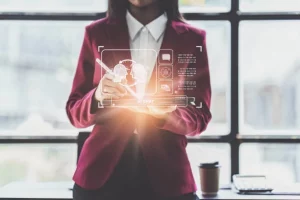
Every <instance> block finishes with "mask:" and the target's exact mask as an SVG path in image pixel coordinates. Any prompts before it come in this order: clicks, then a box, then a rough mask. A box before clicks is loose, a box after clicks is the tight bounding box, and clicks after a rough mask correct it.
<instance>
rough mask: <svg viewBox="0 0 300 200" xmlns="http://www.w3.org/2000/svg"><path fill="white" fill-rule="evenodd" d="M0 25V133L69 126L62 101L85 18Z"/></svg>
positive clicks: (36, 131) (46, 130)
mask: <svg viewBox="0 0 300 200" xmlns="http://www.w3.org/2000/svg"><path fill="white" fill-rule="evenodd" d="M0 24H1V26H0V27H1V28H0V35H1V37H0V43H1V44H3V46H2V48H1V49H0V56H1V58H2V59H1V60H3V61H4V62H1V64H0V70H1V75H0V77H1V78H0V131H13V132H15V133H19V134H20V135H23V134H24V133H26V134H28V133H29V134H30V135H35V134H37V135H52V134H53V131H55V130H70V129H73V128H72V126H71V125H70V123H69V120H68V119H67V116H66V111H65V103H66V100H67V98H68V95H69V93H70V88H71V84H72V80H73V75H74V69H75V68H76V65H77V59H78V55H79V51H80V47H81V44H82V40H83V33H84V26H85V25H87V24H88V22H79V21H78V22H73V21H25V22H23V21H22V22H21V21H0ZM41 131H42V132H41Z"/></svg>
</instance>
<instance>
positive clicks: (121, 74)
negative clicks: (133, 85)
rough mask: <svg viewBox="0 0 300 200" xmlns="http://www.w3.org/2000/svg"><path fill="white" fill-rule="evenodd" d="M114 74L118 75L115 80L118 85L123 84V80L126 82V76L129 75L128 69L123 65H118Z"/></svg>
mask: <svg viewBox="0 0 300 200" xmlns="http://www.w3.org/2000/svg"><path fill="white" fill-rule="evenodd" d="M113 73H114V74H115V75H116V76H115V78H114V80H113V81H114V82H116V83H121V82H122V80H126V76H127V75H128V72H127V69H126V67H125V66H124V65H123V64H117V65H116V66H115V67H114V70H113Z"/></svg>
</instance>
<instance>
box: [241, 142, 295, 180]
mask: <svg viewBox="0 0 300 200" xmlns="http://www.w3.org/2000/svg"><path fill="white" fill-rule="evenodd" d="M240 167H241V173H243V174H265V175H266V176H267V177H268V179H269V180H270V181H272V182H275V183H276V182H280V181H283V182H285V183H292V182H300V175H299V167H300V145H299V144H258V143H254V144H242V146H241V156H240Z"/></svg>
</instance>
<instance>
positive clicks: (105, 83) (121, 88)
mask: <svg viewBox="0 0 300 200" xmlns="http://www.w3.org/2000/svg"><path fill="white" fill-rule="evenodd" d="M103 86H104V87H106V86H108V87H114V88H117V89H118V90H119V91H120V92H121V93H126V92H127V90H126V89H125V87H124V86H122V85H121V84H119V83H115V82H114V81H112V80H109V79H105V80H103Z"/></svg>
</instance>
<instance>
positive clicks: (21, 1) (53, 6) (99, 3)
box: [0, 0, 107, 13]
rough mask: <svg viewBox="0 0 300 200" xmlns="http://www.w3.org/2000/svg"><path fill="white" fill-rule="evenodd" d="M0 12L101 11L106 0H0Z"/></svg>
mask: <svg viewBox="0 0 300 200" xmlns="http://www.w3.org/2000/svg"><path fill="white" fill-rule="evenodd" d="M0 8H1V10H0V12H35V13H49V12H50V13H84V12H103V11H106V9H107V1H106V0H85V1H82V0H73V1H71V0H51V1H39V0H0Z"/></svg>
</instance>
